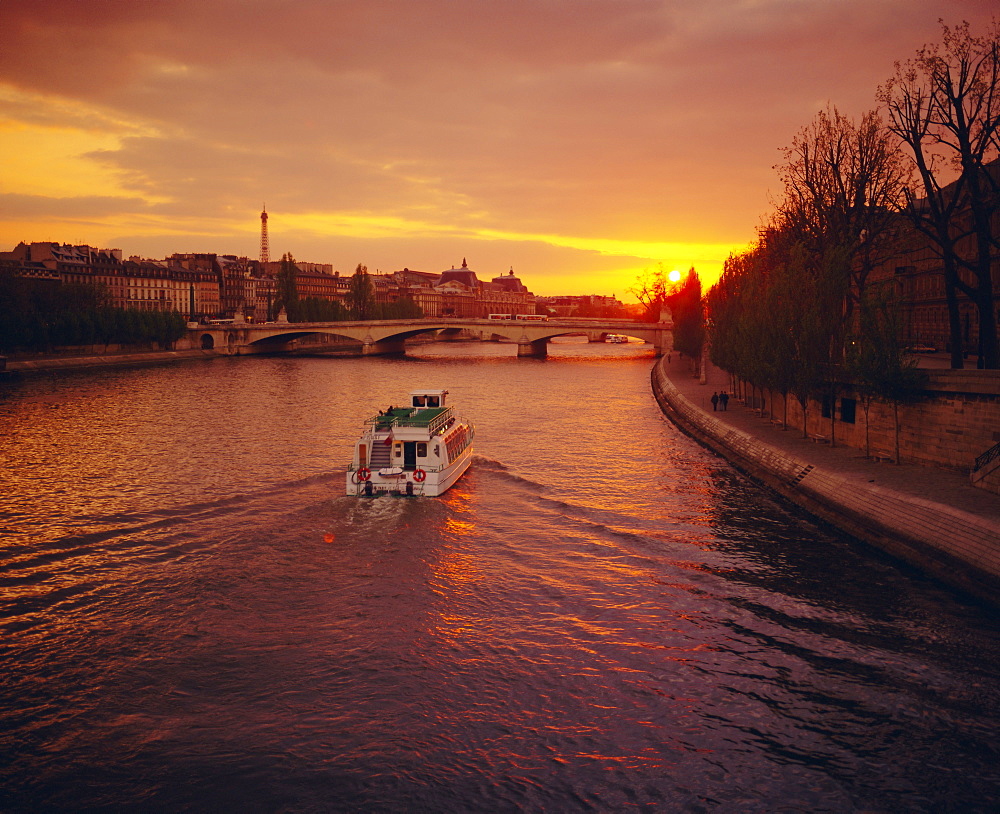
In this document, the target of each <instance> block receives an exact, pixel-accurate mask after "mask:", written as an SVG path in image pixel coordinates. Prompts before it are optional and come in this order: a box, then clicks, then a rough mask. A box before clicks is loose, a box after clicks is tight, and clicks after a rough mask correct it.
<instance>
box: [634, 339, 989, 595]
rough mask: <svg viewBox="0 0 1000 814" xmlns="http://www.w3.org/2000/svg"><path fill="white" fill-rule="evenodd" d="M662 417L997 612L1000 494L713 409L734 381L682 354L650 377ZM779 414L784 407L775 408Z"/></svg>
mask: <svg viewBox="0 0 1000 814" xmlns="http://www.w3.org/2000/svg"><path fill="white" fill-rule="evenodd" d="M652 380H653V390H654V394H655V395H656V397H657V399H658V401H659V402H660V405H661V407H662V408H663V410H664V413H665V414H666V415H667V416H668V417H669V418H671V420H673V421H675V423H677V424H678V425H679V426H680V427H681V428H682V429H683V430H684V431H685V432H687V433H688V434H689V435H691V436H693V437H694V438H696V439H697V440H699V441H700V442H701V443H703V444H705V445H706V446H708V447H710V448H712V449H714V450H715V451H716V452H717V453H719V454H720V455H722V456H723V457H725V458H727V459H728V460H730V461H731V462H732V463H733V464H735V465H736V466H737V467H738V468H740V469H742V470H743V471H745V472H747V473H748V474H750V475H751V476H753V477H755V478H756V479H758V480H761V481H763V482H764V483H766V484H767V485H768V486H771V487H772V488H774V489H775V490H776V491H778V492H780V493H781V494H782V495H784V496H785V497H787V498H789V499H790V500H792V501H794V502H795V503H797V504H799V505H800V506H802V507H803V508H805V509H807V510H808V511H810V512H811V513H813V514H815V515H817V516H819V517H820V518H822V519H824V520H826V521H827V522H830V523H831V524H832V525H835V526H837V527H839V528H841V529H843V530H844V531H847V532H848V533H850V534H852V535H853V536H855V537H858V538H860V539H862V540H865V541H866V542H869V543H871V544H873V545H875V546H877V547H879V548H881V549H883V550H885V551H887V552H889V553H890V554H893V555H894V556H897V557H900V558H901V559H904V560H906V561H908V562H910V563H912V564H914V565H916V566H918V567H920V568H922V569H923V570H925V571H927V572H928V573H931V574H933V575H934V576H936V577H938V578H940V579H941V580H942V581H944V582H947V583H949V584H951V585H953V586H955V587H959V588H961V589H963V590H966V591H968V592H970V593H972V594H974V595H976V596H978V597H979V598H981V599H985V600H987V601H989V602H991V603H992V604H995V605H998V606H1000V495H996V494H993V493H992V492H987V491H985V490H982V489H977V488H976V487H974V486H973V485H972V484H971V483H970V482H969V476H968V474H962V473H959V472H952V471H949V470H944V469H938V468H935V467H926V466H917V465H914V464H905V463H904V464H901V465H896V464H894V463H892V462H888V461H875V460H871V459H868V458H866V457H865V455H864V452H863V451H861V450H857V449H854V448H851V447H846V446H841V445H837V446H834V447H831V446H830V445H829V444H822V443H815V442H813V441H811V440H809V439H808V438H803V437H802V431H801V430H800V429H796V428H789V429H787V430H783V429H782V428H781V427H780V426H778V425H775V424H773V423H772V422H771V420H770V419H771V417H770V415H767V416H764V417H761V416H760V414H759V412H758V411H756V410H752V409H749V408H747V407H746V406H744V405H743V404H742V403H741V402H740V401H738V400H736V399H735V398H730V400H729V408H728V410H726V411H722V410H721V409H720V410H716V411H713V409H712V403H711V397H712V393H713V392H719V391H722V390H729V388H730V380H729V374H728V373H726V372H725V371H723V370H720V369H718V368H716V367H715V366H714V365H712V364H711V363H710V362H709V363H708V368H707V370H706V376H705V383H704V384H702V382H701V379H700V378H699V377H696V376H695V375H694V374H693V373H692V371H691V361H690V360H689V359H684V358H682V357H681V356H680V355H679V354H672V355H671V357H670V359H669V360H668V358H667V357H663V358H662V359H660V360H658V361H657V364H656V365H655V366H654V369H653V375H652ZM774 410H775V412H776V413H777V416H778V417H780V416H781V415H782V407H781V405H780V403H777V404H775V405H774Z"/></svg>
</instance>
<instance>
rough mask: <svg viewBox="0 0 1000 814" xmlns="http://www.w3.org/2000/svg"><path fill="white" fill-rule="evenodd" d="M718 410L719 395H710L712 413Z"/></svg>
mask: <svg viewBox="0 0 1000 814" xmlns="http://www.w3.org/2000/svg"><path fill="white" fill-rule="evenodd" d="M718 409H719V394H718V393H712V412H713V413H714V412H715V411H716V410H718Z"/></svg>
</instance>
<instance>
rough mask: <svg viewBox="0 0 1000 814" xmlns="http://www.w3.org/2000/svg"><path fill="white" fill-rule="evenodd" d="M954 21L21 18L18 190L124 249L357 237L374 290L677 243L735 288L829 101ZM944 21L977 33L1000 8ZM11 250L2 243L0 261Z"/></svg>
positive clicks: (421, 6) (174, 6)
mask: <svg viewBox="0 0 1000 814" xmlns="http://www.w3.org/2000/svg"><path fill="white" fill-rule="evenodd" d="M941 13H942V12H941V9H940V3H937V2H930V0H865V1H864V2H862V0H832V1H831V0H706V1H705V2H702V3H698V4H691V3H688V2H681V0H503V2H499V1H496V2H486V1H485V0H483V1H482V2H480V1H478V0H477V1H476V2H471V1H470V0H394V1H390V0H367V1H366V2H344V1H341V2H329V0H268V1H267V2H265V1H264V0H257V1H256V2H246V0H239V1H237V0H152V1H151V2H143V3H121V2H118V1H117V0H88V2H87V3H80V2H79V1H78V0H31V2H28V0H8V2H6V3H4V4H2V5H0V30H3V31H4V38H5V47H4V48H3V49H0V144H2V138H3V133H5V132H7V133H10V132H14V129H16V128H18V127H20V128H28V131H27V132H32V133H44V134H46V136H45V138H40V139H39V141H38V145H37V149H30V150H29V149H21V150H20V151H19V156H20V157H19V158H18V159H17V161H18V167H19V170H20V171H19V173H11V174H8V178H10V179H13V180H9V181H8V182H7V184H6V185H5V186H3V187H0V189H2V190H3V191H5V192H7V193H8V194H11V195H20V196H23V197H22V198H10V199H8V200H10V201H14V200H20V201H23V202H24V205H25V206H27V207H28V209H30V212H31V214H30V217H31V218H36V217H37V218H40V219H42V220H44V217H45V211H44V210H45V204H44V201H45V200H46V198H50V199H51V200H52V204H51V216H52V222H51V227H50V228H55V227H56V226H58V225H59V223H60V220H59V219H60V218H64V217H67V216H69V210H71V209H73V207H77V209H76V210H75V216H77V217H79V218H80V219H81V221H82V222H86V220H87V215H88V212H87V211H86V207H87V206H88V204H87V203H86V202H87V201H89V200H92V199H94V200H97V201H104V203H103V204H98V203H96V202H95V204H94V206H95V207H96V208H95V210H94V212H93V213H92V214H94V218H92V220H100V219H102V218H103V219H104V221H103V222H104V223H105V225H106V227H107V229H109V230H112V229H114V228H115V226H116V224H117V227H118V230H117V231H116V232H102V234H112V235H113V236H116V237H120V238H121V240H122V242H125V241H129V240H131V241H134V246H135V247H134V249H132V248H131V247H126V251H133V250H134V251H137V252H152V251H153V249H154V247H161V246H162V245H164V244H163V242H162V240H161V236H163V235H167V234H170V235H178V234H180V235H183V234H186V233H187V232H185V230H190V235H191V238H192V241H201V240H202V236H203V237H204V239H205V240H206V241H210V239H211V238H212V230H215V231H214V236H215V237H216V238H217V239H218V242H219V243H220V244H221V243H226V242H229V246H228V248H227V249H225V250H227V251H237V252H240V253H246V254H250V255H253V254H255V253H256V237H255V230H256V228H257V226H258V221H257V220H256V216H257V214H258V213H259V207H260V205H261V204H262V203H264V202H266V203H267V205H268V209H269V211H271V212H273V213H274V214H273V217H272V223H273V224H275V225H276V224H278V223H280V222H282V219H284V223H285V224H286V225H287V226H288V227H289V231H288V232H287V233H286V234H288V235H289V236H291V235H295V236H296V238H297V239H301V240H302V241H303V244H302V245H303V247H312V248H310V249H309V250H311V251H316V252H322V251H327V252H334V251H336V250H335V249H333V248H331V247H332V246H333V245H334V244H337V242H338V241H346V242H350V241H352V240H353V241H354V243H353V244H352V245H357V246H359V247H363V248H364V251H365V254H366V258H367V261H368V264H369V265H370V266H372V267H385V268H391V267H402V266H404V265H409V266H410V267H415V266H417V265H419V264H418V263H416V262H413V261H411V260H410V259H409V258H407V257H406V255H405V252H406V251H413V252H415V253H417V254H418V256H420V257H426V256H428V255H427V254H426V253H425V252H426V251H428V250H429V249H428V247H431V246H436V247H437V251H438V253H439V255H440V257H441V260H440V263H439V264H444V262H445V260H446V259H448V258H450V256H451V255H453V254H454V255H457V256H459V257H460V256H461V254H462V252H461V251H454V249H456V248H457V246H458V244H460V243H462V242H463V241H468V240H471V241H476V242H479V241H481V242H482V245H483V246H488V247H490V249H491V252H490V254H489V256H490V257H491V258H492V257H494V252H493V251H492V250H495V249H497V248H499V247H506V250H507V253H508V254H509V255H519V256H520V257H523V258H524V260H523V262H521V261H520V260H519V263H520V265H521V267H522V269H523V270H524V274H525V276H526V278H527V279H529V282H530V274H531V273H532V271H534V273H536V274H539V275H552V279H558V280H560V281H564V280H567V279H569V278H571V277H572V274H573V269H574V268H578V267H579V266H578V265H574V264H579V263H581V262H583V263H584V265H585V266H586V267H587V268H588V269H592V270H594V272H595V273H598V272H599V270H601V269H604V270H605V271H606V273H607V274H608V275H614V274H618V275H621V274H623V273H626V272H624V271H623V268H626V267H627V268H628V272H627V273H634V271H635V270H636V269H637V268H639V269H641V267H642V264H647V265H648V264H649V262H651V261H652V262H655V260H657V259H661V258H658V256H657V251H658V250H657V251H654V250H653V249H651V248H649V247H664V246H671V247H673V248H672V249H671V252H675V251H676V253H677V260H676V262H677V264H678V265H680V266H682V267H683V266H686V265H689V263H690V262H697V263H704V264H707V265H708V266H709V267H710V268H711V269H712V270H714V272H717V271H718V268H719V267H720V265H721V262H722V259H724V256H725V254H724V249H725V247H727V246H731V247H733V248H739V247H741V246H742V245H744V244H745V243H746V242H747V241H749V240H750V239H751V238H752V237H753V235H754V232H755V230H756V228H757V226H758V224H759V222H760V218H761V216H762V214H763V213H764V212H765V211H766V210H767V208H768V199H769V195H770V194H773V193H774V192H775V191H776V187H777V180H776V176H775V174H774V172H773V170H772V165H774V164H775V163H777V162H778V160H779V158H780V153H779V148H780V147H782V146H783V145H785V144H788V143H790V141H791V138H792V137H793V135H794V134H795V132H796V131H797V130H798V129H800V128H801V127H803V126H805V125H806V124H808V122H809V121H810V120H811V118H812V117H813V116H814V115H815V113H816V112H817V111H818V110H820V109H821V108H823V107H825V106H826V104H827V103H828V102H832V103H833V104H836V105H837V106H838V107H839V108H840V109H841V110H842V111H843V112H845V113H847V114H848V115H859V114H860V113H861V112H863V111H864V110H866V109H868V108H870V107H872V106H874V93H875V88H876V86H877V84H878V83H879V82H881V81H883V80H884V79H885V78H886V77H887V76H888V75H889V73H890V72H891V70H892V62H893V60H896V59H906V58H907V57H909V56H910V55H912V53H913V51H914V49H915V48H917V47H919V46H920V45H922V44H923V43H924V42H927V41H933V40H935V39H937V37H938V35H939V29H938V26H937V18H938V17H939V16H941ZM948 13H949V14H955V15H956V20H957V19H959V17H965V18H969V19H971V20H972V21H973V22H974V23H976V22H978V23H980V24H982V23H983V22H984V21H985V20H986V19H987V18H988V14H989V13H990V9H989V4H988V3H982V2H962V1H961V0H958V1H957V2H954V3H952V4H949V9H948ZM2 122H6V124H2ZM4 128H6V129H4ZM55 133H59V134H61V135H60V136H59V137H58V138H57V137H56V136H55V135H54V134H55ZM46 139H48V143H49V144H50V147H49V148H48V149H47V150H45V149H42V147H43V142H45V141H46ZM60 139H61V141H60ZM60 145H61V146H60ZM55 153H59V155H58V156H56V155H55ZM46 164H51V165H52V167H53V168H55V167H56V166H57V165H59V166H62V167H63V171H62V172H61V173H57V172H52V173H47V172H44V171H43V170H42V168H43V167H44V166H45V165H46ZM67 167H70V168H72V171H69V170H67V169H66V168H67ZM74 173H75V175H74ZM74 178H75V180H74ZM112 198H113V199H115V200H116V201H118V204H120V211H118V212H117V213H115V212H112V211H111V209H109V208H108V207H107V205H106V204H107V201H108V200H110V199H112ZM28 201H30V202H31V203H30V206H29V204H28ZM112 208H113V207H112ZM26 212H27V210H26ZM7 217H8V219H9V221H10V222H19V223H20V224H21V226H23V223H24V222H25V221H24V218H23V217H22V218H20V220H19V219H18V217H17V213H15V214H13V215H8V216H7ZM24 217H28V215H27V214H25V215H24ZM116 219H117V220H116ZM309 224H311V225H309ZM317 224H319V226H317ZM372 224H383V227H382V230H381V232H380V233H379V234H373V233H371V231H370V227H371V225H372ZM385 224H396V225H397V226H399V225H400V224H402V225H403V226H399V228H398V231H397V229H396V227H393V229H391V230H388V231H387V230H386V228H385V226H384V225H385ZM18 228H19V229H20V228H21V227H18ZM322 229H326V230H328V231H327V232H326V233H325V234H326V237H327V238H328V241H327V242H326V243H323V242H322V240H320V239H317V237H319V238H322V235H321V234H320V233H321V231H322ZM352 229H356V230H359V231H358V232H357V233H356V234H353V235H352V233H351V230H352ZM366 229H367V230H368V231H366ZM14 231H16V230H14V229H13V227H10V228H8V226H5V224H4V223H2V222H0V240H2V239H4V238H8V239H9V238H10V235H11V234H13V232H14ZM416 232H420V234H419V235H418V234H416ZM18 234H21V232H20V231H18ZM76 237H77V236H74V237H73V238H72V239H76ZM95 240H96V238H95ZM232 243H236V244H238V245H237V246H235V247H234V246H233V245H232ZM625 245H630V246H633V247H636V246H644V247H646V248H644V249H642V250H639V249H635V248H633V249H629V250H628V251H627V252H626V253H627V254H628V256H629V257H631V258H632V260H633V262H634V264H635V265H633V266H628V265H627V264H623V263H621V262H618V261H610V262H605V261H606V260H607V258H609V257H612V256H614V255H615V253H616V252H619V251H622V249H621V247H622V246H625ZM595 246H596V247H597V248H593V247H595ZM682 246H686V247H687V249H686V250H685V249H681V248H680V247H682ZM706 246H708V247H712V248H711V250H706V249H705V247H706ZM602 247H603V248H602ZM616 247H617V248H616ZM289 249H290V250H294V247H291V246H290V247H289ZM177 250H180V249H177ZM202 250H213V249H212V247H211V246H204V247H203V249H202ZM218 250H220V251H221V250H223V249H222V248H221V246H220V247H219V249H218ZM684 251H686V252H687V255H688V256H689V257H690V261H684V260H683V252H684ZM295 253H296V255H297V256H299V257H303V259H313V260H316V261H324V262H330V261H333V260H334V258H333V257H323V256H315V257H311V258H304V256H303V254H302V251H301V250H295ZM661 253H662V252H661ZM503 254H504V250H503V249H502V248H501V250H499V251H496V252H495V257H496V258H497V262H498V263H500V264H501V265H504V266H506V264H507V262H508V261H501V259H500V258H501V257H502V256H503ZM484 256H485V255H484ZM532 258H537V260H536V261H535V262H537V268H535V269H532V268H531V265H532V262H533V260H532ZM557 258H558V259H557ZM595 258H604V260H595ZM361 259H365V258H357V259H356V260H354V262H355V263H356V262H357V260H361ZM449 262H450V260H449ZM562 264H564V265H562ZM557 265H558V267H557ZM503 270H505V268H500V269H498V271H503ZM588 279H589V278H588ZM620 283H621V281H620V279H618V278H616V277H612V276H609V277H608V278H607V285H608V287H609V288H616V289H618V290H621V289H623V288H624V286H622V285H621V284H620Z"/></svg>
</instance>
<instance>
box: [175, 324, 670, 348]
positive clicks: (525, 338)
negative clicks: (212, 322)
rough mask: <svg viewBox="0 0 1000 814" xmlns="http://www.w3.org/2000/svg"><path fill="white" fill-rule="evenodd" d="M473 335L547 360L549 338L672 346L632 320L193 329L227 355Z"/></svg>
mask: <svg viewBox="0 0 1000 814" xmlns="http://www.w3.org/2000/svg"><path fill="white" fill-rule="evenodd" d="M463 330H464V331H469V332H470V333H471V334H472V335H478V336H479V337H480V338H482V339H490V338H493V337H500V338H501V339H505V340H507V341H509V342H511V343H514V344H516V345H517V355H518V356H536V357H544V356H545V355H546V354H547V346H548V343H549V341H550V340H551V339H554V338H555V337H557V336H568V335H575V334H583V335H586V336H588V338H591V339H592V340H593V339H594V338H595V336H602V335H603V336H606V335H607V334H609V333H615V334H624V335H626V336H631V337H635V338H637V339H641V340H643V341H646V342H649V343H651V344H652V345H653V346H654V348H655V349H656V352H657V353H658V354H660V355H662V354H664V353H666V352H667V351H669V350H670V349H671V348H672V340H673V325H672V323H669V322H660V323H648V322H647V323H640V322H633V321H631V320H593V319H562V318H554V319H550V320H537V321H536V320H531V321H528V320H525V321H519V320H510V321H500V320H489V319H472V318H470V319H462V318H446V319H403V320H372V321H368V322H314V323H288V322H283V323H263V324H241V325H238V326H224V327H220V328H215V327H208V328H206V327H204V326H199V328H192V330H191V334H190V337H191V340H192V343H195V342H199V343H201V344H202V347H206V344H207V343H209V342H211V346H210V347H215V348H218V349H220V350H222V352H223V353H230V354H236V355H238V354H241V353H264V352H279V351H283V350H286V351H287V350H293V349H294V348H295V343H296V340H298V339H301V338H303V337H306V336H314V335H326V336H331V337H339V338H342V339H346V340H349V341H353V342H356V343H358V345H359V346H360V350H361V353H362V355H366V356H367V355H379V354H390V353H405V352H406V341H407V340H408V339H412V338H413V337H415V336H419V335H420V334H426V333H442V332H449V333H452V334H454V333H456V332H459V331H463Z"/></svg>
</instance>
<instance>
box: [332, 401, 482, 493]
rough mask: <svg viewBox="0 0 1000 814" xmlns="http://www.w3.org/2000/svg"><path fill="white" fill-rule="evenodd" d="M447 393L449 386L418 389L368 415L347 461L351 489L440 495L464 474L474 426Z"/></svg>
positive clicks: (348, 486)
mask: <svg viewBox="0 0 1000 814" xmlns="http://www.w3.org/2000/svg"><path fill="white" fill-rule="evenodd" d="M447 397H448V391H447V390H415V391H413V392H412V393H410V405H409V406H407V407H390V408H389V409H388V410H386V411H385V412H380V413H379V414H378V415H377V416H374V417H372V418H369V419H367V420H366V421H365V432H364V434H363V435H362V436H361V437H360V438H359V439H358V441H357V443H356V444H355V445H354V459H353V460H352V461H351V463H350V465H349V466H348V467H347V494H348V495H361V496H372V495H384V494H390V495H431V496H433V495H441V494H444V492H445V491H446V490H447V489H448V488H449V487H451V485H452V484H453V483H455V481H457V480H458V479H459V478H460V477H462V474H463V473H464V472H465V470H466V469H468V468H469V464H470V463H471V461H472V439H473V438H474V437H475V434H476V431H475V427H473V425H472V424H470V423H469V422H467V421H464V420H463V419H461V418H459V417H457V416H456V415H455V413H454V412H453V411H452V409H451V407H449V406H448V405H447Z"/></svg>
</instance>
